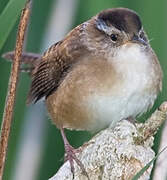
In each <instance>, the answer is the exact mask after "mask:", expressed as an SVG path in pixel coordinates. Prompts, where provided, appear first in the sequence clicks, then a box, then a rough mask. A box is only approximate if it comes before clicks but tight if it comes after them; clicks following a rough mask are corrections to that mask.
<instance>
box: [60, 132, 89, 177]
mask: <svg viewBox="0 0 167 180" xmlns="http://www.w3.org/2000/svg"><path fill="white" fill-rule="evenodd" d="M60 132H61V135H62V138H63V141H64V148H65V151H66V156H65V161H67V160H68V161H69V162H70V166H71V172H72V174H73V179H74V161H75V162H76V163H77V165H78V166H79V167H80V168H81V170H82V173H83V174H84V175H85V176H86V177H87V178H88V179H89V176H88V174H87V172H86V170H85V168H84V165H83V164H82V162H81V161H80V160H79V159H78V158H77V157H76V155H75V154H76V153H77V152H78V150H77V149H74V148H73V147H72V146H71V145H70V143H69V142H68V140H67V138H66V135H65V132H64V129H63V128H60Z"/></svg>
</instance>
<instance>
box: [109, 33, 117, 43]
mask: <svg viewBox="0 0 167 180" xmlns="http://www.w3.org/2000/svg"><path fill="white" fill-rule="evenodd" d="M110 37H111V40H112V41H114V42H115V41H117V39H118V35H117V34H111V36H110Z"/></svg>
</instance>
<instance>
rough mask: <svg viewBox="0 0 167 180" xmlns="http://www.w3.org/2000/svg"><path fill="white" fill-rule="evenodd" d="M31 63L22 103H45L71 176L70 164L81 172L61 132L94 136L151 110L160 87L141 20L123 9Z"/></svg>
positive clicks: (102, 14)
mask: <svg viewBox="0 0 167 180" xmlns="http://www.w3.org/2000/svg"><path fill="white" fill-rule="evenodd" d="M26 57H28V56H26V55H25V57H24V56H23V59H26ZM33 57H34V61H32V62H34V63H31V64H33V66H32V67H31V68H32V69H33V71H32V84H31V88H30V92H29V97H28V101H29V102H32V101H35V102H37V101H38V100H39V99H41V98H42V97H45V101H46V106H47V109H48V112H49V115H50V117H51V119H52V121H53V122H54V123H55V124H56V126H57V127H58V128H59V129H60V131H61V134H62V137H63V140H64V144H65V150H66V153H67V159H68V160H69V161H70V164H71V170H72V172H74V166H73V160H75V161H76V162H77V164H78V165H79V166H80V167H81V168H82V169H83V171H84V168H83V166H82V163H81V162H80V161H79V160H78V159H77V158H76V156H75V150H74V149H73V148H72V147H71V146H70V144H69V142H68V141H67V139H66V136H65V134H64V128H68V129H75V130H87V131H98V130H100V129H103V128H105V127H106V126H108V125H109V124H111V125H113V126H114V125H115V124H116V123H117V122H118V121H120V120H122V119H126V118H129V117H133V118H134V117H136V116H137V115H140V114H142V113H144V112H146V111H147V110H148V109H149V108H151V107H152V105H153V103H154V101H155V99H156V97H157V94H158V93H159V91H160V90H161V86H162V70H161V67H160V64H159V62H158V59H157V56H156V55H155V53H154V51H153V50H152V48H151V47H150V45H149V41H148V39H147V35H146V33H145V32H144V30H143V27H142V23H141V20H140V18H139V16H138V15H137V14H136V13H135V12H134V11H132V10H129V9H126V8H113V9H108V10H104V11H102V12H100V13H99V14H97V15H96V16H94V17H92V18H91V19H90V20H88V21H86V22H84V23H83V24H81V25H79V26H77V27H76V28H74V29H73V30H72V31H71V32H70V33H69V34H67V36H66V37H65V38H64V39H63V40H62V41H59V42H57V43H56V44H54V45H53V46H51V47H50V48H49V50H48V51H46V52H45V53H44V55H43V56H42V57H40V58H39V57H38V56H33V55H32V56H31V55H29V58H30V59H31V58H32V59H33ZM25 63H26V61H25ZM27 63H29V62H28V61H27Z"/></svg>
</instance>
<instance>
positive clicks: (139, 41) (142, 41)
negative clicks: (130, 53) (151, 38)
mask: <svg viewBox="0 0 167 180" xmlns="http://www.w3.org/2000/svg"><path fill="white" fill-rule="evenodd" d="M132 42H134V43H139V44H143V45H144V46H147V44H148V43H147V42H146V41H145V40H144V39H142V38H140V37H139V36H137V35H134V36H133V38H132Z"/></svg>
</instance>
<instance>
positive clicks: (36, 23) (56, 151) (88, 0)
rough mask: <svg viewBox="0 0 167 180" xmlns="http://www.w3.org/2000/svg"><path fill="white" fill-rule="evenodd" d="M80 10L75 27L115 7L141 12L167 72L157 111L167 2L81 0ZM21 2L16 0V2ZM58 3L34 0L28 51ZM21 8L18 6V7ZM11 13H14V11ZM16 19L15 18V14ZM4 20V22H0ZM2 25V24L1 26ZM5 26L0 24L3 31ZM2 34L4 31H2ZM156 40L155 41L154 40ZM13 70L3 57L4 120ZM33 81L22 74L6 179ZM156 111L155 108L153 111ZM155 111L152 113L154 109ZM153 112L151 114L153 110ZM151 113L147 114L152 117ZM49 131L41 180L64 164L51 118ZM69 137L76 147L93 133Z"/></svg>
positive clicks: (11, 42)
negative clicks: (10, 72) (161, 83)
mask: <svg viewBox="0 0 167 180" xmlns="http://www.w3.org/2000/svg"><path fill="white" fill-rule="evenodd" d="M78 1H79V2H78V9H77V13H76V16H75V21H74V22H75V23H74V24H72V25H71V28H72V27H75V26H76V25H78V24H80V23H82V22H83V21H86V20H87V19H89V18H90V17H91V16H94V15H95V14H96V13H98V12H99V11H101V10H103V9H106V8H112V7H127V8H131V9H133V10H135V11H137V12H138V14H140V16H141V18H142V21H143V25H144V28H145V30H146V32H147V34H148V36H149V38H150V39H151V45H152V47H153V49H154V50H155V52H156V54H157V55H158V57H159V60H160V63H161V65H162V68H163V71H164V82H163V91H162V93H161V94H160V96H159V98H158V100H157V101H156V103H155V106H154V108H153V110H154V109H155V108H156V107H157V106H159V105H160V103H161V102H162V101H164V100H165V99H167V94H166V92H167V84H166V80H167V68H166V66H167V61H166V57H167V51H166V47H167V36H166V32H167V21H166V9H165V8H166V6H167V1H165V0H159V1H152V0H147V1H146V0H140V1H137V0H136V1H134V0H133V1H132V0H126V1H122V0H117V1H116V0H105V1H101V0H84V1H83V0H78ZM16 2H17V1H16V0H15V3H16ZM7 3H8V0H1V3H0V13H2V12H3V10H4V8H5V7H6V5H7ZM53 3H55V0H47V1H41V0H34V1H33V8H32V15H31V20H30V25H29V31H28V37H27V47H26V50H28V51H32V52H39V51H40V45H41V42H42V37H43V34H44V32H45V29H46V25H47V22H48V20H49V17H50V16H49V15H50V12H51V10H52V5H53ZM16 7H17V6H16ZM15 10H16V9H14V8H13V9H11V10H10V11H13V12H14V11H15ZM13 12H11V14H12V13H13ZM13 18H14V17H13ZM8 20H9V19H8V17H3V24H4V26H5V25H7V24H6V22H8ZM1 24H2V22H0V25H1ZM17 25H18V22H16V24H15V26H14V28H13V30H12V31H11V33H10V35H9V36H8V39H7V42H6V43H5V45H4V46H3V49H2V50H1V51H0V55H2V54H3V52H6V51H10V50H13V49H14V46H15V38H16V30H17ZM1 26H2V25H1ZM5 28H6V31H9V28H10V27H9V26H7V27H5ZM1 29H2V27H0V32H1ZM0 35H1V36H2V34H1V33H0ZM1 38H2V37H0V39H1ZM152 39H153V40H152ZM9 71H10V63H9V62H6V61H4V60H3V59H2V58H1V59H0V77H1V81H0V120H1V119H2V114H3V108H4V103H5V96H6V91H7V86H8V79H9ZM29 83H30V80H29V78H28V76H27V75H26V74H22V75H21V76H20V83H19V87H18V92H17V101H16V106H15V115H14V119H13V124H12V132H11V136H10V142H9V148H8V157H7V162H6V168H5V176H4V179H5V180H10V179H11V172H12V169H13V168H14V167H13V164H14V157H15V154H16V151H17V150H18V149H17V144H18V141H19V132H20V130H21V128H22V126H21V125H22V123H23V121H24V112H25V108H26V105H25V101H26V94H27V91H28V88H29ZM153 110H152V111H153ZM152 111H151V112H152ZM151 112H150V113H151ZM150 113H148V114H147V115H146V116H145V117H148V116H149V114H150ZM47 126H48V133H47V137H46V139H45V140H44V141H45V153H44V155H43V158H42V159H41V165H40V168H39V169H40V171H39V172H38V174H39V178H38V179H39V180H46V179H48V178H49V177H51V176H52V175H53V174H54V173H55V172H56V170H57V169H58V167H59V166H60V165H61V164H62V161H61V159H62V158H63V153H64V148H63V142H62V139H61V137H60V133H59V131H58V130H57V129H56V128H55V126H53V125H52V124H51V123H50V121H48V120H47ZM67 136H68V138H69V140H70V142H71V144H72V145H74V146H75V147H77V146H79V145H81V144H82V143H83V142H84V141H85V140H87V139H88V138H89V137H90V134H88V133H87V132H70V131H67ZM159 138H160V133H158V135H157V136H156V139H155V149H156V150H157V148H158V145H159V141H160V139H159Z"/></svg>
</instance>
